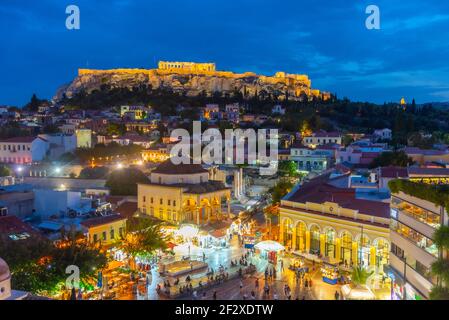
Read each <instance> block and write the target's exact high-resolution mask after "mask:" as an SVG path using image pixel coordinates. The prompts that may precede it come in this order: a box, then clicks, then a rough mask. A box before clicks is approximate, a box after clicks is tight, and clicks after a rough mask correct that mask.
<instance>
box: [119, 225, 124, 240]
mask: <svg viewBox="0 0 449 320" xmlns="http://www.w3.org/2000/svg"><path fill="white" fill-rule="evenodd" d="M118 234H119V236H120V238H123V228H122V227H120V228H119V229H118Z"/></svg>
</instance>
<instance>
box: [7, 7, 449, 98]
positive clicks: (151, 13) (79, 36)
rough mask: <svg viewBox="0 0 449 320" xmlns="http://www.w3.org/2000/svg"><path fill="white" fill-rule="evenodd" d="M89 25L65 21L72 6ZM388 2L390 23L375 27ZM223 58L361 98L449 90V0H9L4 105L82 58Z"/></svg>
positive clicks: (61, 79)
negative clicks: (374, 11)
mask: <svg viewBox="0 0 449 320" xmlns="http://www.w3.org/2000/svg"><path fill="white" fill-rule="evenodd" d="M70 4H76V5H78V6H79V7H80V10H81V30H79V31H69V30H67V29H66V28H65V19H66V14H65V8H66V6H67V5H70ZM369 4H375V5H378V6H379V8H380V11H381V30H367V29H366V28H365V19H366V17H367V15H366V14H365V8H366V7H367V6H368V5H369ZM157 60H177V61H197V62H202V61H204V62H207V61H213V62H216V63H217V68H218V69H220V70H232V71H236V72H242V71H254V72H258V73H262V74H267V75H271V74H274V72H276V71H286V72H289V73H305V74H308V75H309V76H310V78H311V79H312V85H313V87H315V88H318V89H321V90H326V91H331V92H336V93H337V94H338V96H339V97H343V96H347V97H349V98H350V99H352V100H361V101H372V102H378V103H383V102H384V101H398V100H399V99H400V97H401V96H405V97H406V98H407V100H409V101H410V100H411V99H412V98H413V97H415V98H416V101H417V103H423V102H426V101H449V1H446V0H427V1H425V2H424V1H422V0H407V1H400V0H370V1H366V0H327V1H324V0H313V1H312V0H307V1H306V0H208V1H204V0H181V1H178V0H134V1H133V0H95V1H92V0H71V1H65V0H39V1H35V0H21V1H16V0H1V2H0V70H1V73H0V75H1V76H0V105H2V104H9V105H19V106H21V105H23V104H25V103H26V102H27V101H28V100H29V98H30V96H31V94H32V93H33V92H35V93H36V94H38V96H39V97H45V98H51V97H52V96H53V94H54V93H55V91H56V89H57V88H58V87H59V86H60V85H62V84H64V83H67V82H70V81H71V80H72V79H73V78H74V77H75V76H76V72H77V68H79V67H90V68H98V69H102V68H116V67H130V68H132V67H143V68H153V67H155V65H156V63H155V62H156V61H157Z"/></svg>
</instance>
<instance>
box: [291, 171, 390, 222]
mask: <svg viewBox="0 0 449 320" xmlns="http://www.w3.org/2000/svg"><path fill="white" fill-rule="evenodd" d="M284 199H285V198H284ZM285 200H287V201H292V202H298V203H307V202H312V203H325V202H333V203H337V204H338V205H339V206H340V207H342V208H346V209H352V210H357V211H359V212H360V213H361V214H366V215H371V216H376V217H381V218H389V217H390V210H389V209H390V206H389V204H387V203H382V202H379V201H371V200H365V199H358V198H357V196H356V191H355V190H354V189H350V188H337V187H334V186H332V185H330V184H328V183H327V181H326V177H318V178H317V179H312V180H311V181H310V182H308V183H306V184H304V185H303V186H301V187H300V188H298V189H297V190H296V192H294V193H291V194H290V195H289V197H288V199H285Z"/></svg>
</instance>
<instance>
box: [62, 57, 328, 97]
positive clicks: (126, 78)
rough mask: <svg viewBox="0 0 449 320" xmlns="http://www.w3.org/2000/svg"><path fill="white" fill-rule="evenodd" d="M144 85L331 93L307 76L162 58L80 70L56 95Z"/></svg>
mask: <svg viewBox="0 0 449 320" xmlns="http://www.w3.org/2000/svg"><path fill="white" fill-rule="evenodd" d="M142 84H147V85H150V86H151V88H153V89H168V90H172V91H173V92H177V93H182V94H185V95H187V96H197V95H199V94H201V93H206V94H207V95H210V96H211V95H213V94H214V93H215V92H220V93H222V94H229V95H232V94H233V93H235V92H236V91H239V92H241V93H242V94H243V96H244V97H253V96H254V95H255V94H261V93H262V92H263V93H264V94H266V95H271V96H277V97H278V98H279V99H280V100H284V99H285V98H286V97H287V96H288V98H289V99H290V100H299V99H300V98H301V97H304V95H306V96H307V97H309V98H311V97H317V98H322V99H324V100H327V99H328V98H329V97H330V94H329V93H325V92H320V91H319V90H316V89H312V88H311V81H310V79H309V77H308V76H307V75H299V74H287V73H285V72H277V73H276V74H275V75H274V76H263V75H257V74H255V73H252V72H245V73H241V74H238V73H234V72H230V71H217V70H216V66H215V64H214V63H193V62H166V61H160V62H159V64H158V68H157V69H111V70H92V69H79V70H78V77H77V78H75V80H74V81H73V82H72V83H71V84H70V85H69V86H67V87H65V88H62V89H61V90H60V91H59V92H58V93H57V95H56V97H55V98H56V99H58V100H59V99H60V98H61V97H62V96H63V94H65V95H66V96H67V97H68V98H70V97H72V96H73V95H74V94H76V93H77V92H79V91H80V90H82V89H83V90H85V91H86V92H87V93H89V92H91V91H93V90H98V89H100V88H101V87H102V86H103V85H108V86H109V87H110V88H120V87H128V88H130V89H131V88H133V87H135V86H139V85H142Z"/></svg>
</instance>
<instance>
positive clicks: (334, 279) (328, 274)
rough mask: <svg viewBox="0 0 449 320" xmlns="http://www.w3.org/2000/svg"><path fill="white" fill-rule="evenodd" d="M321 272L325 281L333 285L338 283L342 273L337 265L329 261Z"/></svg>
mask: <svg viewBox="0 0 449 320" xmlns="http://www.w3.org/2000/svg"><path fill="white" fill-rule="evenodd" d="M321 274H322V277H323V282H325V283H328V284H331V285H336V284H337V283H338V278H339V277H340V275H339V271H338V268H337V267H336V266H334V265H331V264H327V263H325V264H323V266H322V268H321Z"/></svg>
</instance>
